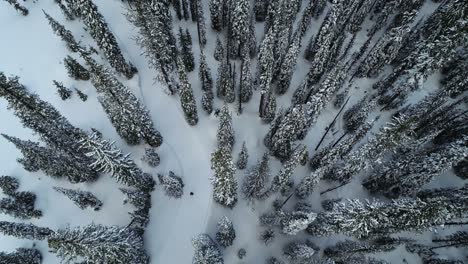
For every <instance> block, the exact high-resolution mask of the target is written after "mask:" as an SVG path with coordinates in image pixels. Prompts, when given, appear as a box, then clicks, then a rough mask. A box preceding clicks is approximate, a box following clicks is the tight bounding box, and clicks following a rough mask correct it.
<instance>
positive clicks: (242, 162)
mask: <svg viewBox="0 0 468 264" xmlns="http://www.w3.org/2000/svg"><path fill="white" fill-rule="evenodd" d="M248 160H249V153H248V151H247V147H246V146H245V141H244V143H242V149H241V151H240V152H239V156H238V158H237V162H236V166H237V168H238V169H239V170H243V169H245V168H247V162H248ZM0 183H1V181H0ZM0 185H1V184H0Z"/></svg>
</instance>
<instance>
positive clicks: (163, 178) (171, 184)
mask: <svg viewBox="0 0 468 264" xmlns="http://www.w3.org/2000/svg"><path fill="white" fill-rule="evenodd" d="M158 179H159V183H160V184H161V185H162V186H163V187H164V192H165V193H166V195H167V196H169V197H173V198H180V197H182V195H183V194H184V182H183V181H182V178H180V177H179V176H176V175H175V173H174V172H172V171H169V174H168V175H162V174H158Z"/></svg>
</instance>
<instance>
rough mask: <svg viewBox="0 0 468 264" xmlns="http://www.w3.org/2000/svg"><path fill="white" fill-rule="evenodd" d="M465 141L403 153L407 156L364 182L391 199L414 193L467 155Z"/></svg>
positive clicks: (378, 171) (384, 167) (374, 191)
mask: <svg viewBox="0 0 468 264" xmlns="http://www.w3.org/2000/svg"><path fill="white" fill-rule="evenodd" d="M466 140H468V138H467V137H466V136H465V137H464V138H461V139H459V140H458V141H456V142H453V143H449V144H447V145H444V146H441V147H436V148H432V149H428V150H425V149H423V150H410V151H409V153H403V154H405V155H404V159H403V158H400V157H398V158H397V159H396V160H394V161H392V162H389V163H388V164H384V165H383V168H379V170H376V171H375V172H374V174H372V175H371V176H370V177H369V178H368V179H366V180H365V181H364V183H363V185H364V187H366V188H367V189H368V190H370V191H371V192H373V193H381V194H383V195H385V196H387V197H391V198H396V197H399V196H411V195H413V194H415V193H416V192H417V191H418V190H420V189H421V188H422V187H423V186H424V185H426V184H427V183H429V182H430V181H431V180H432V179H433V178H434V177H435V176H437V175H439V174H441V173H442V172H444V171H446V170H447V169H449V168H451V167H452V165H453V164H455V163H456V162H458V161H459V160H461V159H462V158H463V157H464V156H465V155H466V153H467V151H468V147H467V146H465V145H466V143H465V142H466Z"/></svg>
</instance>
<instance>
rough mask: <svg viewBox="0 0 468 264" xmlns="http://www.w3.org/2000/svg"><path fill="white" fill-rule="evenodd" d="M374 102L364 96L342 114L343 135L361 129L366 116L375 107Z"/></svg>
mask: <svg viewBox="0 0 468 264" xmlns="http://www.w3.org/2000/svg"><path fill="white" fill-rule="evenodd" d="M376 103H377V102H376V100H374V99H369V98H368V97H367V96H365V97H364V98H363V99H361V100H360V101H359V102H358V103H356V104H355V105H353V106H352V107H350V108H349V109H348V110H346V111H345V112H344V113H343V129H344V131H345V133H354V132H356V131H357V130H358V129H359V127H361V126H362V125H363V124H364V122H365V121H366V119H367V116H368V115H369V113H370V112H371V111H372V109H373V108H374V107H375V105H376Z"/></svg>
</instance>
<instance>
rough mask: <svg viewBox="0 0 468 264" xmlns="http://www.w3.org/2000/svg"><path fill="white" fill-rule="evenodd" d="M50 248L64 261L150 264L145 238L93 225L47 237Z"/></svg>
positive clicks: (129, 230)
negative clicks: (144, 243)
mask: <svg viewBox="0 0 468 264" xmlns="http://www.w3.org/2000/svg"><path fill="white" fill-rule="evenodd" d="M48 244H49V248H50V249H51V250H52V251H53V252H54V253H55V254H56V255H57V256H58V257H59V258H61V259H62V260H63V261H64V262H71V261H75V260H76V259H77V258H78V257H81V258H83V260H84V261H86V262H91V263H94V262H102V261H104V262H106V263H132V264H133V263H134V264H137V263H143V264H144V263H149V257H148V255H147V254H146V252H145V250H144V245H143V237H141V236H140V235H139V234H138V233H137V232H136V231H135V230H134V229H131V228H127V227H118V226H109V227H107V226H103V225H95V224H91V225H89V226H86V227H83V228H76V229H74V230H70V229H64V230H59V231H57V232H55V233H53V234H52V235H50V237H49V238H48Z"/></svg>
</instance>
